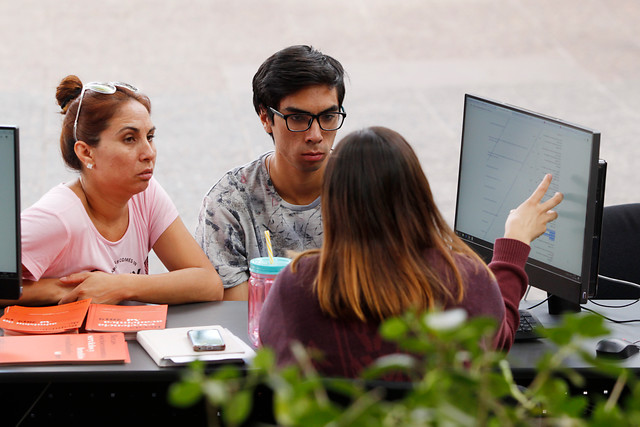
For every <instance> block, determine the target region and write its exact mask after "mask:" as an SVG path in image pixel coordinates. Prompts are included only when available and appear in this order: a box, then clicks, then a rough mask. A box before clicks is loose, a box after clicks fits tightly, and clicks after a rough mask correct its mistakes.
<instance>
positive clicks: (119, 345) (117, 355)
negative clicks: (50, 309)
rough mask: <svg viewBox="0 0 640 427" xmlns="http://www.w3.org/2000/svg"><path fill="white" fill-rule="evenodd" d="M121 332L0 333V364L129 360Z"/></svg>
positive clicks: (126, 361) (123, 361) (116, 361)
mask: <svg viewBox="0 0 640 427" xmlns="http://www.w3.org/2000/svg"><path fill="white" fill-rule="evenodd" d="M130 361H131V359H130V357H129V347H128V345H127V342H126V341H125V340H124V334H123V333H122V332H112V333H104V334H101V333H96V334H57V335H24V336H19V337H0V364H33V363H36V364H38V363H40V364H67V363H129V362H130Z"/></svg>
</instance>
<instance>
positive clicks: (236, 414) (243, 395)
mask: <svg viewBox="0 0 640 427" xmlns="http://www.w3.org/2000/svg"><path fill="white" fill-rule="evenodd" d="M252 404H253V395H252V393H251V391H250V390H240V391H238V392H236V393H235V394H234V395H233V396H232V397H231V399H230V400H229V403H228V404H226V405H225V407H224V408H223V410H222V418H223V419H224V420H225V422H226V423H227V424H229V425H239V424H241V423H242V422H244V420H246V419H247V417H248V416H249V414H250V413H251V405H252Z"/></svg>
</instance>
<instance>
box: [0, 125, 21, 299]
mask: <svg viewBox="0 0 640 427" xmlns="http://www.w3.org/2000/svg"><path fill="white" fill-rule="evenodd" d="M0 130H11V131H13V132H14V138H13V144H14V147H13V148H14V155H13V161H14V168H15V183H14V184H15V185H14V191H15V193H14V194H15V200H16V203H15V215H16V219H17V220H16V251H17V252H16V255H17V256H16V272H15V273H14V272H0V299H9V300H14V299H18V298H20V295H21V294H22V249H21V248H22V242H21V235H22V234H21V229H20V130H19V128H18V127H17V126H12V125H1V124H0Z"/></svg>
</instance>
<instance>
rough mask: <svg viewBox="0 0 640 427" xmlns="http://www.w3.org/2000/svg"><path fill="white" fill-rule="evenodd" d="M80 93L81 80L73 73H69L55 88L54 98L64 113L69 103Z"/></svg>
mask: <svg viewBox="0 0 640 427" xmlns="http://www.w3.org/2000/svg"><path fill="white" fill-rule="evenodd" d="M81 93H82V81H81V80H80V79H79V78H78V77H77V76H74V75H70V76H67V77H65V78H64V79H62V81H61V82H60V84H59V85H58V88H57V89H56V100H57V101H58V105H59V106H60V108H62V114H65V113H66V112H67V110H68V108H69V105H70V104H71V101H73V100H74V99H76V98H77V97H78V96H80V94H81Z"/></svg>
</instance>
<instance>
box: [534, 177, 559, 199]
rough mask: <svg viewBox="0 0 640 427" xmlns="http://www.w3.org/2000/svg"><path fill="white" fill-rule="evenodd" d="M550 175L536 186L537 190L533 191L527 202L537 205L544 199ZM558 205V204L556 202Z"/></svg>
mask: <svg viewBox="0 0 640 427" xmlns="http://www.w3.org/2000/svg"><path fill="white" fill-rule="evenodd" d="M551 178H552V177H551V174H550V173H548V174H546V175H545V176H544V178H543V179H542V182H541V183H540V184H538V188H536V189H535V191H534V192H533V194H531V197H529V200H530V201H532V202H535V203H539V202H540V200H542V198H543V197H544V195H545V193H546V192H547V190H548V189H549V186H550V185H551ZM558 203H560V202H558Z"/></svg>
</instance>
